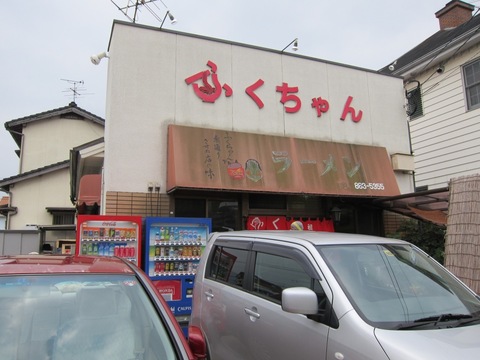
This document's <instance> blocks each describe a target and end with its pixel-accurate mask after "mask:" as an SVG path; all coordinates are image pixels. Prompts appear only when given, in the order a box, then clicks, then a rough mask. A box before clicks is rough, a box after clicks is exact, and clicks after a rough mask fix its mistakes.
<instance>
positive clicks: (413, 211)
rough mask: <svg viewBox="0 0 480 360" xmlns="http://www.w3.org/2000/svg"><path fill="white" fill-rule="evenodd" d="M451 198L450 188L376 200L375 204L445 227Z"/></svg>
mask: <svg viewBox="0 0 480 360" xmlns="http://www.w3.org/2000/svg"><path fill="white" fill-rule="evenodd" d="M449 197H450V192H449V188H448V187H446V188H440V189H433V190H426V191H419V192H414V193H410V194H403V195H399V196H393V197H390V198H385V199H377V200H374V204H377V205H379V206H381V207H382V208H384V209H385V210H389V211H392V212H395V213H398V214H401V215H405V216H408V217H411V218H414V219H417V220H422V221H429V222H432V223H434V224H437V225H443V226H445V225H446V224H447V216H448V203H449Z"/></svg>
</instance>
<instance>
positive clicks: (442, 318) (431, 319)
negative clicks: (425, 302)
mask: <svg viewBox="0 0 480 360" xmlns="http://www.w3.org/2000/svg"><path fill="white" fill-rule="evenodd" d="M472 318H473V316H472V315H469V314H441V315H434V316H427V317H424V318H420V319H416V320H414V321H413V323H410V324H408V325H400V326H399V327H397V329H398V330H408V329H413V328H417V327H422V326H436V325H437V324H438V323H441V322H446V321H455V320H461V319H472ZM459 325H460V324H459ZM462 325H463V324H462Z"/></svg>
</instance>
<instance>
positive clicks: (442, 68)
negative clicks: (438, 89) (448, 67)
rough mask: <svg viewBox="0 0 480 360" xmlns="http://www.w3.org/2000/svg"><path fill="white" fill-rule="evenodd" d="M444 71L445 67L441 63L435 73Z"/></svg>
mask: <svg viewBox="0 0 480 360" xmlns="http://www.w3.org/2000/svg"><path fill="white" fill-rule="evenodd" d="M444 71H445V67H444V66H443V65H442V66H439V67H438V68H437V74H443V72H444Z"/></svg>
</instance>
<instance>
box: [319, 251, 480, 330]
mask: <svg viewBox="0 0 480 360" xmlns="http://www.w3.org/2000/svg"><path fill="white" fill-rule="evenodd" d="M317 249H318V251H319V252H320V254H321V255H322V256H323V258H324V259H325V261H326V262H327V264H328V266H329V268H330V269H331V271H332V273H333V274H334V275H335V277H336V279H337V281H338V283H339V284H340V285H341V287H342V288H343V290H344V292H345V294H346V295H347V297H348V298H349V300H350V302H351V303H352V305H353V306H354V307H355V308H356V310H357V312H358V313H359V315H360V316H362V317H363V318H364V319H365V321H367V322H368V323H370V324H371V325H373V326H378V327H382V328H386V329H392V328H397V327H399V326H402V325H403V324H405V323H407V322H414V321H416V320H419V319H422V318H427V317H432V316H433V317H436V316H440V315H443V314H463V315H470V314H472V315H474V314H478V313H479V311H480V302H479V301H478V299H477V298H476V297H475V296H474V294H472V293H471V292H469V291H468V290H467V289H466V288H465V287H464V286H463V285H462V284H461V283H460V282H459V281H458V280H457V279H455V278H454V277H453V276H451V275H450V274H449V273H448V272H447V271H446V270H445V269H444V268H443V267H441V266H440V265H439V264H438V263H436V262H435V261H433V260H432V259H431V258H430V257H428V256H426V255H425V254H424V253H423V252H421V251H419V250H418V249H416V248H415V247H413V246H411V245H391V244H363V245H358V244H357V245H353V244H346V245H330V246H318V247H317Z"/></svg>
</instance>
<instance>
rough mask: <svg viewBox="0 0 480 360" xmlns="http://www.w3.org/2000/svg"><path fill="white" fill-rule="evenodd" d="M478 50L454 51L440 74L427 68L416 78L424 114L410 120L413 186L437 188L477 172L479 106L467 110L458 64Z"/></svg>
mask: <svg viewBox="0 0 480 360" xmlns="http://www.w3.org/2000/svg"><path fill="white" fill-rule="evenodd" d="M479 50H480V47H476V48H474V49H471V50H469V51H467V52H464V53H461V54H458V55H457V56H456V57H455V58H452V59H451V60H449V62H448V63H446V65H445V71H444V72H443V73H442V74H437V73H436V72H435V68H430V69H428V70H427V71H426V72H425V73H424V74H422V75H420V76H419V77H418V78H417V80H418V81H420V83H421V84H422V98H423V113H424V116H421V117H419V118H417V119H414V120H411V121H410V128H411V137H412V147H413V151H414V154H415V169H416V170H415V181H416V186H425V185H427V186H428V188H429V189H435V188H440V187H444V186H447V185H448V182H449V180H450V179H451V178H456V177H459V176H462V175H470V174H475V173H480V110H479V109H477V110H472V111H467V105H466V98H465V92H464V86H463V79H462V71H463V70H462V66H463V65H464V64H465V63H468V62H470V61H471V60H473V59H475V58H476V57H478V56H479ZM432 74H433V75H432Z"/></svg>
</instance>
